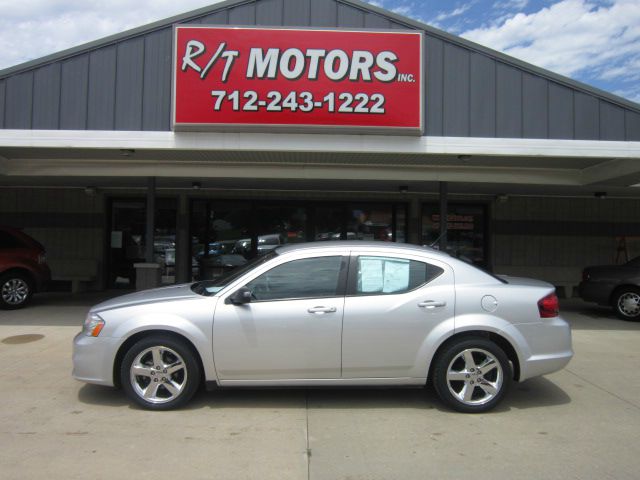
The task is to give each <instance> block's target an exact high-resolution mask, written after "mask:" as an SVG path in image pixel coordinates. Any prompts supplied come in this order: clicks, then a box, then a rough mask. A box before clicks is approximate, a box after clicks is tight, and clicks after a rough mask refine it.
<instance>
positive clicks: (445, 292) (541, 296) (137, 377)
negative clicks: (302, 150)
mask: <svg viewBox="0 0 640 480" xmlns="http://www.w3.org/2000/svg"><path fill="white" fill-rule="evenodd" d="M572 355H573V352H572V349H571V332H570V329H569V326H568V324H567V323H566V322H565V321H564V320H563V319H562V318H561V317H560V316H559V314H558V299H557V297H556V295H555V293H554V288H553V286H552V285H549V284H547V283H544V282H540V281H537V280H530V279H524V278H512V277H496V276H492V275H490V274H488V273H485V272H483V271H481V270H479V269H477V268H475V267H473V266H471V265H468V264H466V263H464V262H462V261H459V260H456V259H454V258H452V257H450V256H449V255H447V254H444V253H440V252H437V251H435V250H431V249H427V248H422V247H416V246H407V245H399V244H387V243H382V242H327V243H322V242H318V243H308V244H300V245H295V246H294V245H289V246H283V247H278V248H276V249H275V250H273V251H271V252H270V253H268V254H266V255H264V256H262V257H259V258H257V259H255V260H254V261H253V262H250V263H248V264H247V265H245V266H243V267H240V268H238V269H236V270H234V271H233V272H231V273H230V274H228V275H227V276H225V277H222V278H220V279H218V280H210V281H203V282H197V283H192V284H186V285H176V286H172V287H166V288H159V289H155V290H149V291H144V292H139V293H134V294H130V295H125V296H122V297H119V298H116V299H113V300H110V301H107V302H104V303H101V304H99V305H96V306H95V307H93V308H92V309H91V310H90V312H89V314H88V315H87V318H86V321H85V323H84V327H83V330H82V332H80V333H79V334H78V335H77V336H76V337H75V339H74V352H73V364H74V369H73V376H74V377H75V378H77V379H78V380H82V381H85V382H89V383H95V384H100V385H109V386H120V387H122V388H123V390H124V391H125V393H126V394H127V395H128V396H129V397H130V398H131V400H133V401H134V402H136V403H137V404H139V405H141V406H143V407H146V408H150V409H155V410H165V409H169V408H174V407H178V406H181V405H184V404H185V403H186V402H187V401H188V400H189V399H190V398H191V397H192V396H193V394H194V393H195V391H196V390H197V389H198V387H199V386H200V385H201V384H202V383H203V382H204V383H205V385H207V386H208V387H213V386H220V387H234V386H268V387H272V386H273V387H276V386H285V385H287V386H292V385H293V386H322V385H327V386H340V385H345V386H346V385H350V386H353V385H385V386H389V385H414V386H424V385H425V384H426V383H427V381H428V380H429V381H430V382H431V383H432V384H433V387H434V388H435V390H436V392H437V393H438V395H439V397H440V398H441V399H442V401H443V402H444V403H446V404H447V405H449V406H450V407H452V408H454V409H456V410H458V411H462V412H484V411H487V410H489V409H491V408H493V407H495V406H496V405H497V404H498V402H500V400H501V399H502V398H503V397H504V396H505V394H506V392H507V390H508V388H509V385H510V383H511V382H512V381H513V380H515V381H523V380H526V379H528V378H531V377H535V376H538V375H543V374H546V373H551V372H554V371H556V370H559V369H561V368H563V367H564V366H565V365H566V364H567V363H568V362H569V360H570V359H571V357H572Z"/></svg>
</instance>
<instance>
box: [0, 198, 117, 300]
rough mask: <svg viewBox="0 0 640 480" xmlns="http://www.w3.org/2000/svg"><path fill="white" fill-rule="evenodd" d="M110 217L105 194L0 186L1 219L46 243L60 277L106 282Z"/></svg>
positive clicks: (88, 282) (56, 277)
mask: <svg viewBox="0 0 640 480" xmlns="http://www.w3.org/2000/svg"><path fill="white" fill-rule="evenodd" d="M105 221H106V220H105V208H104V197H103V196H102V195H100V194H98V195H95V196H87V195H86V194H85V192H84V189H79V188H76V189H47V188H24V189H23V188H1V189H0V224H2V225H10V226H12V227H17V228H22V229H24V231H25V233H27V234H29V235H30V236H32V237H33V238H35V239H36V240H38V241H39V242H40V243H42V244H43V245H44V246H45V248H46V250H47V261H48V263H49V266H50V267H51V271H52V275H53V279H54V280H62V281H74V280H75V281H80V280H81V281H82V282H83V283H84V286H85V287H87V288H101V287H102V283H101V276H102V270H103V255H104V239H105Z"/></svg>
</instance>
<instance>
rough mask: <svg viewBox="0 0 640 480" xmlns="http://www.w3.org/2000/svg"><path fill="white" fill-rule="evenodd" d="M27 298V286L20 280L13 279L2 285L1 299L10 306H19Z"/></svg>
mask: <svg viewBox="0 0 640 480" xmlns="http://www.w3.org/2000/svg"><path fill="white" fill-rule="evenodd" d="M28 297H29V285H28V284H27V282H25V281H24V280H22V279H21V278H13V279H11V280H9V281H7V282H5V283H4V284H3V285H2V299H3V300H4V301H5V302H7V303H8V304H10V305H19V304H20V303H23V302H24V301H25V300H26V299H27V298H28Z"/></svg>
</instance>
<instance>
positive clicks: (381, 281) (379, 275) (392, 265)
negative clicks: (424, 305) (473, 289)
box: [355, 256, 444, 295]
mask: <svg viewBox="0 0 640 480" xmlns="http://www.w3.org/2000/svg"><path fill="white" fill-rule="evenodd" d="M443 271H444V270H442V268H440V267H436V266H435V265H431V264H429V263H425V262H418V261H416V260H408V259H404V258H393V257H376V256H360V257H358V260H357V269H356V272H357V273H356V275H357V277H356V288H355V293H356V294H357V295H388V294H400V293H405V292H409V291H411V290H415V289H416V288H418V287H420V286H422V285H424V284H426V283H429V282H430V281H431V280H433V279H434V278H436V277H438V276H439V275H440V274H441V273H442V272H443Z"/></svg>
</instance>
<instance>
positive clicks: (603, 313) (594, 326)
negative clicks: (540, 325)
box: [560, 299, 640, 332]
mask: <svg viewBox="0 0 640 480" xmlns="http://www.w3.org/2000/svg"><path fill="white" fill-rule="evenodd" d="M560 313H561V314H562V316H563V318H564V319H565V320H567V321H568V322H569V323H570V325H571V329H572V330H611V331H636V332H639V331H640V322H632V321H627V320H622V319H621V318H618V317H617V316H616V314H615V313H614V312H613V310H612V309H611V308H610V307H603V306H601V305H596V304H594V303H587V302H583V301H582V300H579V299H572V300H571V301H567V302H566V303H564V304H563V305H562V306H561V308H560Z"/></svg>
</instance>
